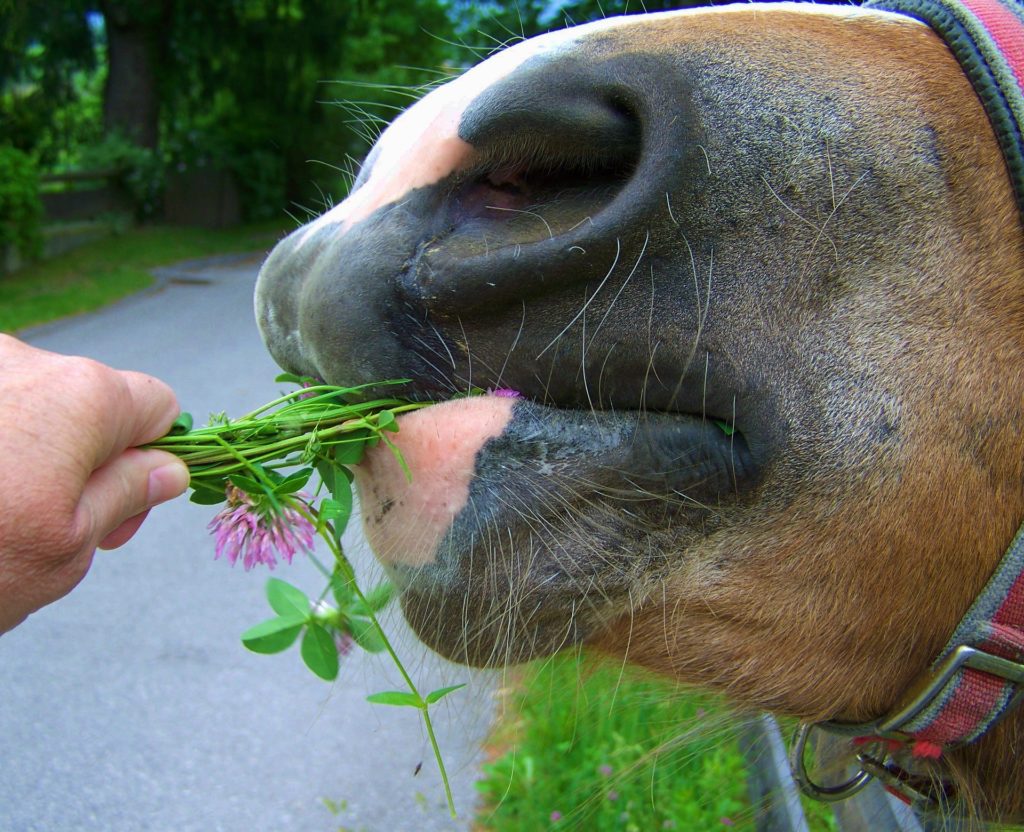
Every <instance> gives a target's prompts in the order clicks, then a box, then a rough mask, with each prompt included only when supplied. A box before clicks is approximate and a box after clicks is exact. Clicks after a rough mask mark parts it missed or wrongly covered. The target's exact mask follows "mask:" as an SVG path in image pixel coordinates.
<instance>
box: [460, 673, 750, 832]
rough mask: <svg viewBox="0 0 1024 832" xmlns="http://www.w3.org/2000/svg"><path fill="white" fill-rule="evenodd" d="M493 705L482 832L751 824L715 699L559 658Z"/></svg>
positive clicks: (739, 763) (741, 773)
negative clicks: (496, 710) (497, 711)
mask: <svg viewBox="0 0 1024 832" xmlns="http://www.w3.org/2000/svg"><path fill="white" fill-rule="evenodd" d="M504 702H505V710H506V713H505V717H504V719H503V720H502V722H501V723H500V725H499V728H498V731H497V733H496V735H495V737H494V738H493V745H494V746H495V747H496V748H497V749H498V753H497V755H496V757H495V759H493V760H492V761H491V762H489V763H487V764H485V766H484V779H483V780H482V781H481V782H480V783H479V788H480V790H481V792H482V793H483V796H484V803H485V808H484V809H483V811H481V812H480V813H479V815H478V826H479V828H480V829H481V830H487V832H513V831H515V832H519V830H540V829H553V830H559V829H586V830H595V832H603V831H604V830H623V832H631V831H632V830H635V831H636V832H639V831H640V830H643V832H647V830H661V829H677V830H688V831H689V830H694V831H695V832H696V831H697V830H716V829H729V828H734V829H743V828H747V829H749V828H751V827H752V824H751V823H750V822H749V815H750V805H749V803H748V800H747V794H746V780H745V777H746V773H745V766H744V761H743V757H742V756H741V755H740V752H739V749H738V747H737V744H736V741H735V737H734V736H733V734H732V732H731V729H730V728H729V720H728V715H727V713H726V712H725V710H724V708H723V706H722V705H721V703H720V702H719V701H718V700H716V699H713V698H712V697H708V696H697V695H694V694H691V693H682V692H680V691H679V690H678V688H677V687H676V686H674V685H670V684H667V683H666V682H664V681H661V680H656V679H651V678H645V677H633V676H627V677H625V678H621V679H620V668H619V666H618V665H614V666H601V665H596V666H591V665H590V664H589V663H587V662H585V661H584V662H582V663H581V660H580V659H579V658H578V657H577V656H573V655H568V656H559V657H556V658H554V659H551V660H549V661H546V662H544V663H542V664H538V665H534V666H531V667H529V668H527V669H526V670H524V671H522V675H521V676H520V677H519V678H517V679H516V680H515V681H514V682H513V684H512V685H511V687H510V689H509V690H508V691H506V695H505V699H504ZM745 818H746V819H745Z"/></svg>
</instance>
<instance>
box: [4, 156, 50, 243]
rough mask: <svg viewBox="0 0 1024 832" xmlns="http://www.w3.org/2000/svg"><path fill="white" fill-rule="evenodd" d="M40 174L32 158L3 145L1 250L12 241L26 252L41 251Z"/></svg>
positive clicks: (41, 210) (41, 211) (41, 209)
mask: <svg viewBox="0 0 1024 832" xmlns="http://www.w3.org/2000/svg"><path fill="white" fill-rule="evenodd" d="M42 215H43V207H42V204H41V203H40V201H39V176H38V174H37V172H36V166H35V164H34V163H33V162H32V159H31V158H29V156H28V155H27V154H25V153H22V152H21V151H20V150H16V149H15V148H13V147H2V146H0V251H2V250H3V249H4V248H6V247H7V246H10V245H13V246H14V247H15V248H16V249H18V251H20V252H21V253H22V254H23V255H25V256H27V257H28V256H33V255H35V254H36V253H38V251H39V245H40V237H39V224H40V222H41V221H42Z"/></svg>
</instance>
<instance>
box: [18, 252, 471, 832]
mask: <svg viewBox="0 0 1024 832" xmlns="http://www.w3.org/2000/svg"><path fill="white" fill-rule="evenodd" d="M255 273H256V264H255V262H250V263H242V264H238V263H236V264H235V265H234V266H221V267H218V268H213V269H207V270H204V271H202V272H201V273H198V274H197V275H195V277H198V278H200V280H201V281H202V282H193V283H186V282H176V281H173V280H172V281H171V282H170V283H168V284H167V285H166V286H165V287H164V288H163V289H161V290H159V291H156V292H152V293H147V294H143V295H138V296H135V297H132V298H130V299H128V300H126V301H124V302H122V303H120V304H117V305H116V306H114V307H111V308H108V309H106V310H104V311H101V312H99V313H97V314H93V315H89V316H86V317H82V318H78V319H74V320H71V321H66V322H62V323H60V324H58V325H56V326H52V327H48V328H43V329H40V330H37V331H35V332H33V333H29V334H28V335H27V336H26V339H27V340H28V341H30V342H31V343H33V344H35V345H37V346H40V347H45V348H47V349H52V350H56V351H60V352H66V353H77V354H81V355H89V356H92V357H94V358H97V359H99V360H101V361H104V362H107V363H109V364H111V365H113V366H115V367H120V368H125V369H129V368H130V369H137V370H142V371H145V372H149V373H153V374H155V375H158V376H160V377H161V378H163V379H165V380H167V381H168V382H169V383H170V384H171V385H172V386H173V387H174V388H175V390H176V391H177V392H178V396H179V399H180V401H181V403H182V406H183V407H184V408H185V409H186V410H189V411H191V412H193V414H195V415H196V417H197V422H201V421H202V420H205V415H206V414H208V413H210V412H212V411H221V410H226V411H227V412H228V413H234V414H239V413H242V412H245V411H246V410H248V409H250V408H251V407H253V406H256V405H258V404H261V403H262V402H264V401H266V400H268V399H270V398H271V397H272V396H273V395H274V394H275V393H276V391H277V388H276V386H275V385H274V384H273V382H272V379H273V377H274V375H275V374H276V372H277V371H276V368H275V367H274V365H273V363H272V362H271V360H270V359H269V357H268V356H267V354H266V353H265V351H264V349H263V347H262V345H261V343H260V340H259V336H258V334H257V332H256V327H255V324H254V323H253V315H252V303H251V296H252V287H253V281H254V279H255ZM211 516H212V511H211V509H210V508H208V507H199V506H195V505H192V504H190V503H188V502H187V501H185V500H184V499H181V500H178V501H176V502H174V503H172V504H170V505H167V506H163V507H161V508H159V509H157V510H155V511H154V512H153V514H152V515H151V517H150V519H149V521H148V522H147V523H146V524H145V525H144V526H143V528H142V530H141V531H140V532H139V534H138V535H137V536H136V537H135V539H134V540H133V541H132V542H131V543H129V544H128V545H127V546H125V547H124V548H122V549H118V550H115V551H113V552H99V553H97V557H96V561H95V564H94V566H93V569H92V571H91V572H90V574H89V575H88V576H87V577H86V579H85V581H84V582H83V583H82V585H81V586H80V587H79V588H78V589H77V590H76V591H75V592H73V593H72V594H71V595H70V596H68V597H67V598H65V599H63V600H62V601H60V602H58V603H57V604H55V605H53V606H51V607H48V608H47V609H45V610H43V611H41V612H39V613H37V614H36V615H34V616H32V617H31V618H30V619H29V620H28V621H27V622H26V623H25V624H23V625H22V626H21V627H20V628H18V629H16V630H14V631H12V632H11V633H8V634H7V635H5V636H3V637H2V638H0V832H30V831H31V832H36V830H38V832H85V831H86V830H88V832H92V830H98V831H102V832H121V831H122V830H123V831H124V832H142V831H143V830H156V831H157V832H192V830H195V831H196V832H216V831H217V830H226V831H227V832H233V831H234V830H239V832H242V831H243V830H244V832H264V830H267V831H268V832H277V830H282V832H284V831H286V830H287V831H290V830H303V832H319V830H325V831H326V830H330V831H331V832H335V830H338V829H339V828H340V827H344V828H345V829H349V830H353V832H355V830H368V832H403V830H409V831H410V832H419V830H425V831H426V830H450V829H467V828H468V826H469V818H470V817H471V814H472V806H473V802H474V789H473V785H472V781H473V779H474V777H475V774H476V764H477V762H478V758H479V751H478V749H479V747H480V743H481V740H482V738H483V736H484V735H485V734H486V732H487V730H488V728H489V722H490V714H491V695H490V690H491V687H490V684H489V682H488V680H487V679H486V678H477V679H473V684H472V687H471V689H470V690H469V692H467V691H462V692H460V693H458V694H455V695H453V696H452V697H451V699H450V700H448V701H449V702H450V703H451V704H450V705H448V707H447V708H445V707H443V706H442V707H440V708H439V709H438V721H439V723H440V724H439V725H438V729H439V740H440V742H441V746H442V748H443V749H444V751H445V753H446V757H447V762H448V765H449V767H450V769H451V771H452V774H453V779H454V789H455V795H456V804H457V806H458V808H459V810H460V815H461V817H460V819H459V821H457V822H454V821H451V820H450V819H448V816H447V812H446V810H445V809H444V805H443V792H442V790H441V786H440V782H439V779H438V778H437V776H436V774H435V770H434V766H433V764H432V762H431V760H432V758H431V754H430V748H429V745H428V743H427V740H426V738H425V736H424V735H423V733H422V731H421V729H420V727H419V723H418V721H417V719H416V715H415V714H414V713H412V712H410V711H406V710H401V709H394V708H388V707H386V706H372V705H369V704H367V703H366V702H365V701H364V697H365V695H366V694H367V693H372V692H375V691H378V690H387V689H392V688H398V687H400V684H399V683H398V681H397V679H396V674H395V673H394V672H393V670H392V669H391V668H389V666H388V665H387V663H386V662H385V661H383V660H379V659H377V658H376V657H363V656H352V657H350V658H348V659H346V660H345V664H344V665H343V670H342V673H341V675H340V677H339V679H338V681H337V682H336V683H334V684H328V683H326V682H321V681H320V680H318V679H316V678H315V677H313V676H312V675H311V674H310V673H309V672H308V671H306V670H305V668H304V667H303V666H302V665H301V662H300V659H299V656H298V653H297V650H296V649H293V650H292V651H290V652H288V653H285V654H283V655H278V656H258V655H255V654H252V653H249V652H248V651H246V650H245V649H244V648H243V647H242V646H241V643H240V642H239V640H238V636H239V634H240V633H241V632H242V631H243V630H245V629H246V628H247V627H249V626H251V625H252V624H255V623H256V622H257V621H259V620H262V619H263V618H264V617H267V616H266V615H265V614H266V613H267V612H268V608H267V607H266V604H265V601H264V599H263V584H264V581H265V577H266V573H265V572H264V573H255V572H253V573H245V572H243V571H242V570H241V569H240V568H236V569H231V568H229V567H228V566H227V564H226V563H224V562H220V561H217V562H215V561H214V560H213V547H212V542H211V539H210V538H209V536H208V534H207V532H206V530H205V526H206V523H207V522H208V520H209V519H210V517H211ZM352 548H353V545H352V544H350V549H352ZM355 550H356V555H357V557H356V560H357V563H358V564H361V565H362V568H363V570H364V572H366V571H369V570H372V569H373V567H372V565H371V564H372V559H371V558H369V556H368V555H367V554H366V552H365V549H364V548H363V549H362V550H361V551H360V547H359V546H358V544H356V545H355ZM357 568H359V567H358V566H357ZM277 574H278V575H281V576H282V577H286V578H288V579H290V580H292V582H294V583H297V584H298V585H300V586H303V587H305V588H306V589H307V591H309V592H315V591H318V590H319V589H320V587H321V583H320V581H319V580H318V578H319V576H318V575H317V574H316V573H315V572H314V571H313V569H312V568H311V567H310V566H308V564H306V563H302V564H301V565H300V564H299V563H298V561H296V566H294V567H291V568H288V567H287V566H284V567H280V568H279V569H278V571H277ZM395 619H398V616H397V615H396V616H393V617H392V626H391V627H390V629H391V631H393V632H398V633H405V637H402V638H400V643H401V645H402V646H401V653H402V655H403V656H405V657H407V658H408V661H409V665H410V666H411V669H412V671H413V673H414V678H416V679H417V680H420V679H422V680H423V681H424V683H425V684H428V685H441V684H453V683H455V682H461V681H467V680H470V678H471V674H470V673H469V672H468V671H467V670H465V669H464V668H459V667H454V666H452V665H448V664H445V663H444V662H442V661H441V660H440V659H438V658H436V657H434V656H433V655H431V654H428V653H427V651H426V650H425V649H424V648H423V647H421V646H420V645H418V644H417V643H415V642H413V641H412V640H411V638H410V637H408V634H407V632H406V631H405V630H404V628H403V625H402V622H401V621H400V620H395ZM427 689H428V690H429V689H430V688H427ZM421 761H422V763H423V767H422V771H421V772H420V773H419V774H418V775H416V774H415V771H416V768H417V766H418V764H419V763H420V762H421ZM328 805H330V806H333V807H334V810H335V811H334V812H333V813H332V811H331V810H330V809H329V808H328Z"/></svg>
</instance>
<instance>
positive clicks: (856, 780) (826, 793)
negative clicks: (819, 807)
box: [789, 722, 874, 803]
mask: <svg viewBox="0 0 1024 832" xmlns="http://www.w3.org/2000/svg"><path fill="white" fill-rule="evenodd" d="M817 727H818V726H817V725H814V724H812V723H808V722H805V723H803V724H801V725H800V727H799V728H798V729H797V732H796V736H795V737H794V738H793V748H792V750H791V751H790V753H789V764H790V767H791V768H792V769H793V779H794V780H796V784H797V785H798V786H799V787H800V791H802V792H803V793H804V794H805V795H807V796H808V797H810V798H813V799H814V800H820V801H823V802H825V803H837V802H839V801H840V800H846V798H848V797H852V796H853V795H855V794H857V792H859V791H860V790H861V789H863V788H864V787H865V786H866V785H867V784H868V783H869V782H871V778H872V777H874V775H873V774H871V773H870V772H868V771H865V770H864V767H863V765H862V766H861V768H860V770H859V771H858V772H857V773H856V774H854V775H853V777H851V778H850V779H849V780H847V781H845V782H843V783H839V784H837V785H835V786H825V785H823V784H821V783H816V782H814V780H813V779H811V775H810V774H809V773H808V771H807V764H806V762H805V760H804V756H805V753H806V750H807V740H808V738H809V737H810V735H811V732H812V731H813V730H814V729H815V728H817ZM858 762H859V758H858Z"/></svg>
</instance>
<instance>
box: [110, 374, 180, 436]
mask: <svg viewBox="0 0 1024 832" xmlns="http://www.w3.org/2000/svg"><path fill="white" fill-rule="evenodd" d="M121 376H122V378H123V379H124V380H125V383H126V384H127V385H128V390H129V393H130V395H131V397H132V403H133V405H134V408H133V413H134V420H133V422H134V423H133V424H132V426H131V431H130V435H129V439H128V446H129V447H134V446H136V445H144V444H145V443H147V442H152V441H153V440H154V439H159V438H160V437H161V436H163V435H164V434H166V433H167V431H168V430H170V428H171V423H172V422H174V420H175V419H176V418H178V414H179V413H181V408H180V407H179V406H178V399H177V396H175V395H174V391H173V390H172V389H171V388H170V387H169V386H168V385H167V384H165V383H164V382H162V381H161V380H160V379H158V378H154V377H153V376H149V375H146V374H145V373H136V372H130V371H122V372H121Z"/></svg>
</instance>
